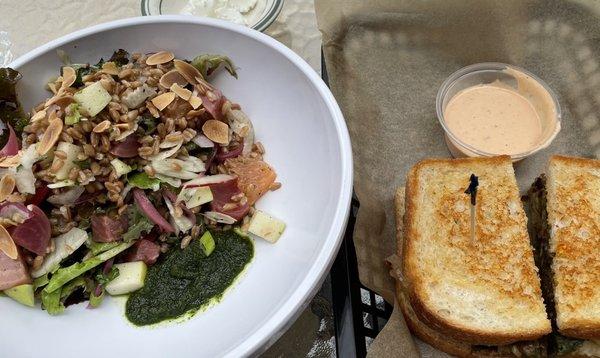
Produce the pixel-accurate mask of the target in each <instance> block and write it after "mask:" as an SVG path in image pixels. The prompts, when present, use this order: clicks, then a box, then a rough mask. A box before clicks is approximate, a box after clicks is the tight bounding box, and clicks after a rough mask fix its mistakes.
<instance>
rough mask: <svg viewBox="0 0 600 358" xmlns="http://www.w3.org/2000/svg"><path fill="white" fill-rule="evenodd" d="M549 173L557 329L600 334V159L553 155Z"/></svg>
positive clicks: (566, 332) (597, 336)
mask: <svg viewBox="0 0 600 358" xmlns="http://www.w3.org/2000/svg"><path fill="white" fill-rule="evenodd" d="M547 174H548V175H547V177H548V180H547V186H546V188H547V211H548V224H549V227H550V245H549V248H550V250H549V251H550V255H551V256H552V258H553V259H552V271H553V274H554V275H553V276H554V278H553V281H554V282H553V285H554V296H555V308H556V323H557V326H558V330H559V331H560V333H562V334H563V335H565V336H569V337H575V338H581V339H600V161H599V160H592V159H583V158H572V157H565V156H554V157H552V158H551V159H550V164H549V168H548V173H547Z"/></svg>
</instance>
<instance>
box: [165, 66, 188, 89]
mask: <svg viewBox="0 0 600 358" xmlns="http://www.w3.org/2000/svg"><path fill="white" fill-rule="evenodd" d="M158 83H160V85H161V86H163V87H164V88H171V86H172V85H173V84H174V83H177V84H178V85H180V86H181V87H183V86H185V85H187V84H188V81H186V79H185V78H183V76H182V75H180V74H179V72H178V71H177V70H171V71H169V72H167V73H165V74H164V75H162V77H161V78H160V80H159V81H158Z"/></svg>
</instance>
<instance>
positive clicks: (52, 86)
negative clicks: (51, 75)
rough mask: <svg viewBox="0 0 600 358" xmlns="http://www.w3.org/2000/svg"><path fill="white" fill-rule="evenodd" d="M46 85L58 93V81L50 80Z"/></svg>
mask: <svg viewBox="0 0 600 358" xmlns="http://www.w3.org/2000/svg"><path fill="white" fill-rule="evenodd" d="M46 86H48V89H49V90H50V91H51V92H52V93H54V94H56V93H57V92H58V89H57V88H56V83H54V82H48V83H46Z"/></svg>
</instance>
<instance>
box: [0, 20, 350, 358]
mask: <svg viewBox="0 0 600 358" xmlns="http://www.w3.org/2000/svg"><path fill="white" fill-rule="evenodd" d="M119 48H123V49H126V50H128V51H130V52H133V51H145V52H151V51H156V50H159V49H166V50H171V51H173V52H174V53H175V54H176V55H177V56H178V57H181V58H188V59H189V58H192V57H193V56H195V55H197V54H200V53H217V54H225V55H228V56H229V57H231V58H232V59H233V61H234V62H235V64H236V65H237V66H238V67H239V71H238V73H239V79H238V80H236V79H234V78H232V77H230V76H229V75H227V74H220V75H219V76H218V78H217V79H216V80H215V81H214V83H215V84H216V86H217V87H219V88H220V89H222V90H223V93H225V95H226V96H227V97H228V98H230V99H231V100H232V101H235V102H238V103H240V104H241V105H242V107H243V108H244V110H245V111H246V112H247V113H248V114H249V116H250V118H252V120H253V123H254V125H255V128H256V133H257V137H258V140H260V141H261V142H262V143H264V146H265V148H266V150H267V155H266V160H267V161H268V162H269V163H270V164H272V166H273V167H274V168H275V169H276V170H277V173H278V176H279V178H278V180H279V181H281V182H282V183H283V187H282V188H281V189H280V190H278V191H276V192H272V193H269V194H267V195H266V196H265V197H264V198H263V199H262V200H261V201H260V202H259V204H258V207H259V208H260V209H264V210H265V211H267V212H269V213H271V214H273V215H274V216H276V217H279V218H281V219H282V220H284V221H285V222H286V223H287V225H288V226H287V230H286V232H285V234H284V235H283V236H282V238H281V239H280V240H279V242H278V243H277V244H275V245H272V244H268V243H266V242H264V241H258V240H257V241H256V242H255V243H256V245H255V249H256V253H255V257H254V260H253V262H252V263H251V265H250V267H249V269H248V270H247V272H246V273H245V275H244V276H243V277H242V278H241V280H240V281H239V282H238V283H237V284H236V285H235V286H234V287H233V289H231V290H230V291H229V292H228V293H227V294H226V295H225V297H224V298H223V299H222V301H221V302H220V303H219V304H218V305H216V306H214V307H211V308H209V309H208V310H207V311H205V312H200V313H199V314H197V315H196V316H195V317H194V318H192V319H190V320H188V321H184V322H182V323H177V324H167V325H161V326H158V327H155V328H138V327H134V326H132V325H131V324H130V323H128V322H127V320H126V319H125V317H124V315H123V312H124V308H123V300H119V299H109V300H107V301H106V302H104V304H103V305H102V306H101V307H100V308H98V309H94V310H88V309H85V304H79V305H76V306H71V307H69V308H68V309H67V310H66V312H65V313H64V314H63V315H60V316H55V317H51V316H49V315H48V314H47V313H46V312H45V311H42V310H40V309H39V307H38V308H35V309H32V308H27V307H25V306H21V305H19V304H17V303H15V302H13V301H11V300H10V299H8V298H3V297H0V314H1V316H2V317H1V319H0V336H1V337H2V339H1V341H2V344H0V357H45V358H50V357H61V358H62V357H65V356H71V357H73V356H80V357H88V358H91V357H103V358H104V357H106V356H107V355H116V356H119V357H137V356H141V357H145V358H150V357H167V356H169V357H218V356H228V357H239V356H246V355H250V354H253V353H257V352H259V351H261V350H262V349H265V348H266V347H267V346H268V345H269V344H270V343H272V342H274V341H275V340H276V339H277V338H278V337H279V336H280V335H281V334H282V333H283V331H284V330H285V329H286V328H287V326H288V325H290V324H291V323H292V322H293V320H294V319H295V318H296V317H297V315H298V314H299V313H300V310H302V309H303V308H305V307H306V306H307V304H308V303H309V300H310V299H311V298H312V297H313V295H314V294H315V293H316V290H317V289H318V288H319V287H320V285H321V283H322V281H323V278H324V276H325V275H326V273H327V272H328V270H329V268H330V266H331V263H332V262H333V259H334V258H335V255H336V252H337V249H338V247H339V244H340V242H341V238H342V234H343V231H344V228H345V226H346V221H347V217H348V212H349V206H350V198H351V191H352V154H351V153H352V152H351V148H350V139H349V136H348V131H347V128H346V125H345V122H344V118H343V116H342V113H341V112H340V109H339V107H338V105H337V104H336V102H335V99H334V98H333V96H332V94H331V92H330V91H329V90H328V88H327V87H326V85H325V84H324V83H323V82H322V81H321V79H320V78H319V76H318V75H317V74H316V73H315V72H314V71H313V70H312V69H311V68H310V66H309V65H308V64H307V63H306V62H304V61H303V60H302V59H301V58H300V57H299V56H298V55H296V54H295V53H293V52H292V51H291V50H289V49H288V48H286V47H285V46H284V45H282V44H280V43H279V42H277V41H275V40H273V39H272V38H270V37H268V36H266V35H263V34H261V33H260V32H257V31H254V30H251V29H248V28H245V27H242V26H238V25H233V24H230V23H228V22H225V21H219V20H213V19H205V18H194V17H189V16H160V17H140V18H133V19H126V20H120V21H115V22H110V23H107V24H101V25H98V26H94V27H91V28H88V29H84V30H81V31H77V32H74V33H72V34H70V35H67V36H64V37H62V38H60V39H58V40H55V41H52V42H50V43H48V44H46V45H44V46H41V47H39V48H37V49H35V50H33V51H31V52H29V53H27V54H26V55H24V56H22V57H20V58H18V59H17V60H15V61H14V62H13V63H12V64H11V67H13V68H15V69H17V70H19V71H20V72H21V73H22V74H23V79H22V80H21V82H20V84H19V95H20V97H19V98H20V99H21V102H22V104H23V105H24V108H26V109H28V108H31V107H32V106H33V105H34V104H35V103H37V102H38V101H41V100H42V99H44V98H46V97H47V96H48V93H47V92H46V91H45V90H44V89H43V88H44V84H45V83H46V81H47V79H48V78H50V77H51V76H55V75H56V74H57V73H58V69H59V67H60V66H61V62H60V60H59V58H58V56H57V55H56V50H57V49H62V50H64V51H66V52H67V53H68V54H69V55H70V57H71V59H72V60H73V61H74V62H87V61H89V62H92V63H95V62H96V61H97V60H98V59H99V58H100V57H104V58H106V57H108V56H110V55H111V54H112V52H113V51H114V50H116V49H119Z"/></svg>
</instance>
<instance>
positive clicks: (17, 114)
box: [0, 67, 29, 148]
mask: <svg viewBox="0 0 600 358" xmlns="http://www.w3.org/2000/svg"><path fill="white" fill-rule="evenodd" d="M21 77H22V76H21V74H20V73H19V72H18V71H15V70H13V69H12V68H8V67H6V68H0V121H2V122H4V123H8V124H10V125H11V126H12V127H13V129H14V130H15V132H16V133H17V135H19V136H20V135H21V133H22V132H23V128H24V127H25V126H26V125H27V124H28V123H29V118H28V117H27V116H26V115H25V113H24V112H23V109H22V108H21V104H20V103H19V100H18V99H17V91H16V85H17V82H19V80H20V79H21ZM6 133H8V131H6ZM2 139H3V140H0V142H1V143H0V144H1V146H0V148H1V147H2V146H4V143H5V142H6V140H7V139H8V136H6V138H2Z"/></svg>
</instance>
